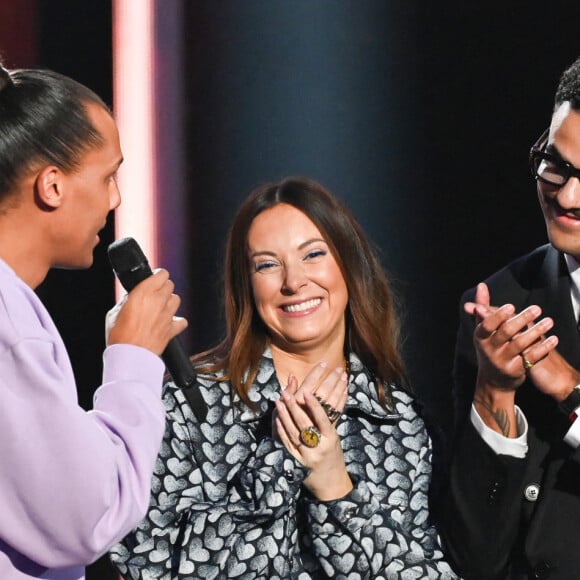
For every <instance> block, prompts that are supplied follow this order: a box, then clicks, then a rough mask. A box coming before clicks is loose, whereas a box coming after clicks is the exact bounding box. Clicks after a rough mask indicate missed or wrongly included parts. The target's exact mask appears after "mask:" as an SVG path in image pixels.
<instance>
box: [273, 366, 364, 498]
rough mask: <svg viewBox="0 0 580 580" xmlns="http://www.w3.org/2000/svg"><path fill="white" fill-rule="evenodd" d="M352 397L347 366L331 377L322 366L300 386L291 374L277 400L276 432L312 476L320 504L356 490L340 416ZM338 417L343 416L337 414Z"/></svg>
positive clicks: (308, 485) (309, 483)
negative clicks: (339, 431)
mask: <svg viewBox="0 0 580 580" xmlns="http://www.w3.org/2000/svg"><path fill="white" fill-rule="evenodd" d="M347 395H348V375H347V373H346V371H345V369H344V368H343V367H337V368H336V369H333V370H331V371H330V372H328V365H327V364H326V363H325V362H322V363H320V364H317V365H316V366H315V367H314V368H313V369H312V370H311V371H310V372H309V373H308V375H307V376H306V378H305V379H304V381H303V382H302V384H301V385H299V384H298V380H297V379H296V377H295V376H293V375H291V376H290V377H289V380H288V386H287V387H286V389H285V390H283V391H282V394H281V397H280V399H279V400H278V401H276V413H275V417H274V423H275V427H274V429H275V433H276V434H277V436H278V438H279V439H280V441H281V442H282V443H283V444H284V446H285V447H286V449H287V450H288V451H289V452H290V453H291V454H292V455H293V456H294V457H295V458H296V459H297V460H298V461H300V463H302V464H303V465H304V466H305V467H307V468H309V469H310V473H309V474H308V476H307V477H306V479H305V480H304V485H305V486H306V488H307V489H308V490H309V491H310V493H312V494H313V495H314V496H315V497H316V498H317V499H319V500H322V501H329V500H333V499H338V498H340V497H343V496H345V495H346V494H347V493H348V492H350V491H351V490H352V487H353V485H352V482H351V479H350V477H349V475H348V472H347V470H346V465H345V462H344V456H343V452H342V447H341V445H340V438H339V436H338V434H337V432H336V429H335V426H336V422H337V420H333V419H335V417H337V415H338V414H339V413H342V411H343V409H344V406H345V404H346V400H347ZM338 416H339V415H338Z"/></svg>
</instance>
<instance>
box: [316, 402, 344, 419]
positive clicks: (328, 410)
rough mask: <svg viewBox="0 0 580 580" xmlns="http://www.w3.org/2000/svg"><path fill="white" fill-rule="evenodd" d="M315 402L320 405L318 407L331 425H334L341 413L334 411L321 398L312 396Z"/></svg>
mask: <svg viewBox="0 0 580 580" xmlns="http://www.w3.org/2000/svg"><path fill="white" fill-rule="evenodd" d="M314 396H315V397H316V400H317V401H318V402H319V403H320V406H321V407H322V408H323V409H324V412H325V413H326V416H327V417H328V418H329V420H330V422H331V423H334V422H335V421H337V420H338V418H339V417H340V415H341V412H340V411H339V410H337V409H335V408H334V407H333V406H332V405H331V404H330V403H327V402H326V401H325V400H324V399H323V398H322V397H319V396H318V395H314Z"/></svg>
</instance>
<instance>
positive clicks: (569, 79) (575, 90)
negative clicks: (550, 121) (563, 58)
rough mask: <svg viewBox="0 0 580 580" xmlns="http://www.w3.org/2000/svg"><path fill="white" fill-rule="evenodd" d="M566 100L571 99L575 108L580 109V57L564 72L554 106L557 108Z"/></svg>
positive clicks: (571, 103)
mask: <svg viewBox="0 0 580 580" xmlns="http://www.w3.org/2000/svg"><path fill="white" fill-rule="evenodd" d="M565 101H569V102H570V105H571V106H572V108H573V109H575V110H576V109H580V58H577V59H576V60H575V61H574V62H573V63H572V64H571V65H570V66H569V67H568V68H567V69H566V70H565V71H564V72H563V73H562V76H561V77H560V81H559V82H558V88H557V89H556V96H555V99H554V106H555V107H556V108H557V107H559V106H560V105H561V104H562V103H564V102H565Z"/></svg>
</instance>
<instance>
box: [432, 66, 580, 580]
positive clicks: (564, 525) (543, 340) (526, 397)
mask: <svg viewBox="0 0 580 580" xmlns="http://www.w3.org/2000/svg"><path fill="white" fill-rule="evenodd" d="M530 162H531V166H532V172H533V175H534V177H535V179H536V183H537V190H538V198H539V201H540V205H541V208H542V211H543V214H544V219H545V222H546V227H547V232H548V237H549V240H550V244H547V245H545V246H542V247H540V248H537V249H535V250H534V251H533V252H531V253H530V254H528V255H527V256H523V257H522V258H519V259H518V260H516V261H515V262H513V263H512V264H510V265H508V266H507V267H505V268H504V269H502V270H500V271H499V272H497V273H495V274H494V275H493V276H491V277H490V278H489V279H487V280H486V282H485V283H482V284H479V285H478V286H477V288H475V289H472V290H470V291H468V292H466V293H465V295H464V296H463V297H462V300H461V311H462V314H461V323H460V328H459V334H458V341H457V350H456V359H455V381H456V392H455V404H456V436H455V441H454V449H453V456H452V462H451V472H450V486H449V489H450V494H449V497H448V502H447V503H446V504H445V510H443V511H444V514H445V515H444V518H443V526H442V532H443V535H444V537H445V540H446V546H447V549H448V551H449V555H450V557H451V558H452V559H453V560H454V561H455V563H456V565H457V568H458V571H459V572H461V573H462V574H463V575H464V576H465V578H467V579H468V580H471V579H477V580H495V579H500V578H502V579H503V578H509V579H522V578H549V579H550V580H556V579H557V580H560V579H562V580H564V579H565V580H572V579H575V578H580V419H577V418H576V416H577V414H578V415H580V372H579V371H578V370H577V369H580V335H579V331H578V324H577V320H578V315H579V314H580V169H578V168H580V59H578V60H577V61H576V62H575V63H574V64H572V65H571V66H570V67H569V68H568V69H567V70H566V71H565V72H564V74H563V75H562V77H561V79H560V82H559V85H558V89H557V92H556V98H555V106H554V111H553V115H552V120H551V124H550V127H549V129H548V130H546V132H545V133H544V134H543V135H542V136H541V137H540V139H538V141H537V142H536V144H535V145H534V146H533V147H532V150H531V152H530ZM490 304H493V305H503V306H499V307H497V306H490Z"/></svg>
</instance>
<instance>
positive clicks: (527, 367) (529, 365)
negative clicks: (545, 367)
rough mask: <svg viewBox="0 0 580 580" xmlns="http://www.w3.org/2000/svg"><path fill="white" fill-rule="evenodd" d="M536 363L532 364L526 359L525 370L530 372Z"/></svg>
mask: <svg viewBox="0 0 580 580" xmlns="http://www.w3.org/2000/svg"><path fill="white" fill-rule="evenodd" d="M535 364H536V363H533V362H530V361H529V360H528V359H527V358H524V370H526V371H529V370H530V369H531V368H532V367H533V366H534V365H535Z"/></svg>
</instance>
